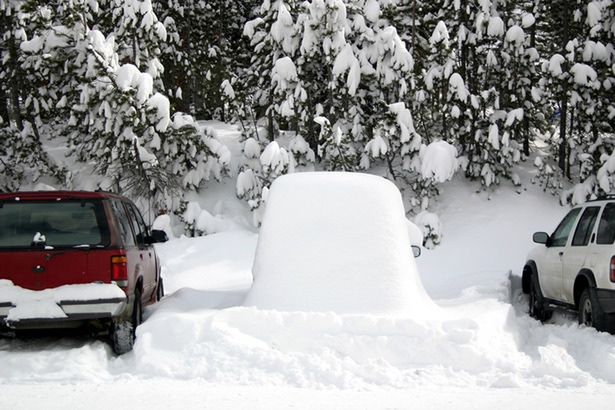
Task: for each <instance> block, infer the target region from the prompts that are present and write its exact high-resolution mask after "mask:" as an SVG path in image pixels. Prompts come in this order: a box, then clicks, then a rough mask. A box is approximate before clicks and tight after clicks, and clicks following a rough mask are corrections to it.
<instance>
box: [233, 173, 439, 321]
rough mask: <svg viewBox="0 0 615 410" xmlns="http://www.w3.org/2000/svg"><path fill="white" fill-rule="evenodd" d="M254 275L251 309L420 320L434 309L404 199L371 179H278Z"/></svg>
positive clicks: (381, 180)
mask: <svg viewBox="0 0 615 410" xmlns="http://www.w3.org/2000/svg"><path fill="white" fill-rule="evenodd" d="M252 272H253V275H254V284H253V286H252V289H251V290H250V292H249V293H248V295H247V298H246V300H245V303H244V304H245V305H247V306H256V307H259V308H263V309H275V310H282V311H312V312H327V311H332V312H336V313H352V314H376V315H379V314H385V315H386V314H401V315H405V314H411V313H417V314H419V313H420V316H421V317H423V316H424V315H425V313H426V312H429V310H430V309H431V310H434V309H435V305H433V304H432V302H431V300H430V299H429V297H428V296H427V295H426V293H425V291H424V289H423V285H422V283H421V281H420V278H419V275H418V271H417V268H416V265H415V263H414V258H413V256H412V251H411V241H410V237H409V234H408V229H407V220H406V218H405V213H404V207H403V204H402V199H401V195H400V192H399V190H398V189H397V188H396V187H395V185H393V184H392V183H391V182H389V181H387V180H385V179H384V178H380V177H376V176H372V175H366V174H356V173H354V174H352V173H342V172H340V173H326V172H315V173H303V174H301V173H300V174H292V175H285V176H282V177H280V178H278V179H277V180H276V181H275V182H274V183H273V185H272V187H271V191H270V192H269V198H268V203H267V209H266V211H265V216H264V220H263V225H262V227H261V232H260V237H259V241H258V245H257V250H256V256H255V260H254V265H253V269H252Z"/></svg>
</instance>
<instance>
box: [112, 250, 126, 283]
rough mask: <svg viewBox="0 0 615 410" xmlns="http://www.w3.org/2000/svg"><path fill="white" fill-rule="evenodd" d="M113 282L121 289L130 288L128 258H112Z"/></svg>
mask: <svg viewBox="0 0 615 410" xmlns="http://www.w3.org/2000/svg"><path fill="white" fill-rule="evenodd" d="M111 280H112V281H114V282H115V283H116V285H117V286H119V287H121V288H125V287H127V286H128V258H127V257H126V256H113V257H111Z"/></svg>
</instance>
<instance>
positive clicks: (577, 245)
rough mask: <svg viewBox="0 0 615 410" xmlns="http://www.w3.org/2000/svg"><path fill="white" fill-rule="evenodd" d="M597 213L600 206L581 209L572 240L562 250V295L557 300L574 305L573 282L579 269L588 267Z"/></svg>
mask: <svg viewBox="0 0 615 410" xmlns="http://www.w3.org/2000/svg"><path fill="white" fill-rule="evenodd" d="M599 213H600V206H587V207H585V208H584V209H583V212H582V214H581V217H580V218H579V222H578V223H577V225H576V229H575V231H574V235H573V236H572V240H571V241H569V243H568V245H567V246H566V248H565V249H564V255H563V256H562V269H563V274H562V293H561V296H560V297H559V298H558V300H561V301H563V302H566V303H570V304H574V281H575V279H576V277H577V275H578V273H579V272H580V271H581V269H583V268H584V267H586V268H587V267H589V265H588V263H590V262H589V261H591V260H592V258H591V252H592V250H593V251H595V246H594V243H595V242H596V234H595V227H596V220H597V219H598V214H599Z"/></svg>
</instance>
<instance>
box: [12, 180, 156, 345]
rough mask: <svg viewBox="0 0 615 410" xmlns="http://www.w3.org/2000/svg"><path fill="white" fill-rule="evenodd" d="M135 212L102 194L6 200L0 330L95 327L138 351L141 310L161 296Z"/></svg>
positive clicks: (149, 245)
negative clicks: (137, 332)
mask: <svg viewBox="0 0 615 410" xmlns="http://www.w3.org/2000/svg"><path fill="white" fill-rule="evenodd" d="M165 236H166V235H165V234H164V233H163V232H157V233H156V234H155V235H152V234H150V232H149V231H148V228H147V226H146V224H145V222H144V221H143V217H142V216H141V213H140V212H139V210H138V209H137V207H136V206H135V205H134V203H132V202H131V201H130V200H128V199H127V198H124V197H122V196H119V195H114V194H110V193H103V192H74V191H45V192H16V193H6V194H0V331H2V330H4V331H5V332H4V333H6V332H7V331H10V332H14V331H19V330H23V329H40V328H72V327H80V326H85V325H90V327H91V328H92V329H93V330H97V331H99V332H106V331H109V335H110V339H111V345H112V347H113V350H114V351H115V352H116V353H118V354H121V353H124V352H127V351H129V350H131V349H132V345H133V343H134V338H135V328H136V327H137V326H138V325H139V324H140V323H141V321H142V311H143V306H144V305H147V304H150V303H153V302H155V301H157V300H159V299H160V298H161V297H162V295H163V285H162V279H161V278H160V263H159V260H158V257H157V256H156V251H155V249H154V247H153V243H154V242H157V241H164V240H165Z"/></svg>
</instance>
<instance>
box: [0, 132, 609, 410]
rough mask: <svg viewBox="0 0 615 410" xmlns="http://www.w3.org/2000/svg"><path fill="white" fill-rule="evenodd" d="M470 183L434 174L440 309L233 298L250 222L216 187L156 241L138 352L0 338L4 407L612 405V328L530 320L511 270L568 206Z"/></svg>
mask: <svg viewBox="0 0 615 410" xmlns="http://www.w3.org/2000/svg"><path fill="white" fill-rule="evenodd" d="M217 127H218V132H220V133H221V134H222V135H226V136H228V141H229V142H231V143H234V142H233V141H234V140H233V138H232V135H233V133H232V131H230V130H229V129H228V128H224V127H220V126H219V124H218V125H217ZM530 163H531V162H530ZM520 175H521V180H522V182H523V183H525V184H528V181H529V179H530V176H531V175H529V174H528V173H523V172H522V173H520ZM474 188H475V186H474V185H472V184H471V183H469V182H467V181H465V180H463V179H461V178H456V179H455V180H454V181H453V182H450V183H446V184H445V185H444V186H443V193H442V196H441V199H440V203H439V205H438V207H437V209H436V211H437V212H438V213H439V215H440V219H441V222H442V225H443V234H444V237H443V242H442V245H440V246H438V247H437V248H436V249H435V250H423V255H422V256H421V257H420V258H419V259H418V261H417V265H418V270H419V273H420V276H421V279H422V282H423V283H424V285H425V289H426V291H427V293H428V294H429V295H430V296H431V297H432V298H433V299H435V301H436V303H437V304H438V305H439V306H440V308H441V310H442V312H443V313H444V315H443V316H442V317H440V318H431V319H429V320H417V319H414V318H411V317H382V316H373V315H367V314H338V313H333V312H312V313H310V312H283V311H277V310H265V309H259V308H256V307H246V306H241V304H242V302H243V299H244V296H245V294H246V292H248V290H249V289H250V286H251V282H252V275H251V268H252V263H253V257H254V251H255V248H256V243H257V235H256V234H255V233H254V232H252V231H251V230H250V229H249V228H247V225H248V224H247V223H246V221H247V220H249V217H248V216H246V215H247V214H246V213H245V212H244V211H245V207H244V206H243V205H242V204H241V203H240V202H239V201H237V200H236V199H235V198H234V196H233V186H232V183H229V182H225V183H222V184H219V185H215V186H214V187H213V188H212V189H208V190H207V193H208V195H206V196H204V197H203V199H202V200H201V201H200V204H201V207H202V209H207V210H208V211H209V212H210V213H211V214H212V215H214V216H216V217H220V218H222V217H224V218H227V220H228V221H233V222H234V223H229V224H228V225H227V229H229V230H227V231H224V232H220V233H217V234H213V235H208V236H206V237H202V238H195V239H187V238H182V239H176V240H173V241H171V242H168V243H166V244H163V245H159V246H158V249H159V251H160V257H161V260H162V261H163V275H164V278H165V285H166V290H167V296H166V297H165V298H164V299H163V300H162V302H161V303H159V304H157V305H156V306H154V307H151V308H148V309H146V312H145V314H146V321H145V322H144V323H143V325H142V326H140V327H139V329H138V339H137V342H136V345H135V349H134V351H133V352H131V353H128V354H126V355H124V356H121V357H114V356H113V355H112V353H111V350H110V348H109V347H108V346H107V345H106V344H105V343H104V342H102V341H93V340H92V339H89V338H83V337H72V338H71V337H68V338H66V337H65V338H59V337H56V336H49V337H46V338H42V339H35V340H12V339H0V391H1V393H2V394H0V408H34V407H40V406H42V405H44V406H45V407H47V408H60V407H62V408H66V407H77V408H79V407H83V406H84V403H88V408H92V409H96V408H108V407H109V406H110V405H111V404H116V403H119V402H121V403H122V407H134V408H145V407H147V408H154V409H156V408H160V409H162V408H280V407H296V408H308V407H309V408H325V407H327V408H356V407H360V408H436V409H437V408H442V409H450V408H456V409H463V408H472V409H475V408H489V409H491V408H496V407H497V408H499V409H503V410H506V409H517V408H537V407H540V408H544V409H551V408H552V409H578V408H580V407H584V408H595V409H610V408H612V403H613V401H614V399H615V344H614V343H613V342H614V340H615V339H613V336H611V335H608V334H604V333H598V332H596V331H595V330H593V329H588V328H581V327H579V326H578V325H577V324H576V321H575V320H574V317H572V316H571V315H568V314H561V313H559V314H556V315H555V317H554V318H553V319H552V321H551V322H550V323H548V324H546V325H542V324H540V323H538V322H536V321H534V320H532V319H530V318H529V317H528V316H527V313H526V310H527V308H526V304H527V299H526V298H525V297H524V296H523V295H520V294H519V290H518V279H514V278H513V280H512V284H513V286H511V281H510V280H509V272H510V271H512V273H513V275H514V274H517V275H518V274H519V273H520V271H521V268H522V266H523V261H524V257H525V254H526V253H527V251H528V250H529V249H530V248H531V246H533V244H532V243H531V241H530V239H531V233H532V232H533V231H538V230H545V231H550V230H552V229H553V228H554V227H555V225H556V223H557V222H558V220H559V219H560V218H561V216H563V214H564V213H565V212H566V210H565V209H564V208H561V207H559V205H557V200H556V199H555V198H552V197H549V196H546V195H545V194H543V193H542V192H541V191H540V189H539V188H538V187H536V186H532V185H526V188H527V191H522V192H521V194H518V193H517V192H516V191H515V189H514V188H512V187H507V186H503V187H501V188H500V189H498V190H496V191H494V192H492V193H489V194H488V193H485V192H482V193H473V189H474ZM242 227H243V228H242Z"/></svg>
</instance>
